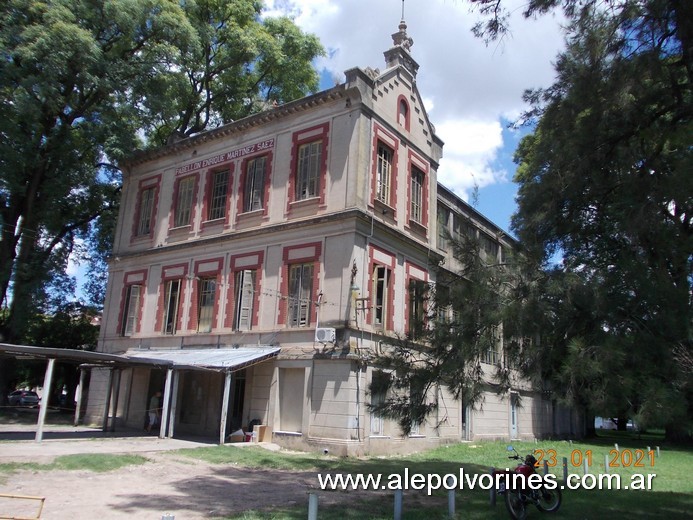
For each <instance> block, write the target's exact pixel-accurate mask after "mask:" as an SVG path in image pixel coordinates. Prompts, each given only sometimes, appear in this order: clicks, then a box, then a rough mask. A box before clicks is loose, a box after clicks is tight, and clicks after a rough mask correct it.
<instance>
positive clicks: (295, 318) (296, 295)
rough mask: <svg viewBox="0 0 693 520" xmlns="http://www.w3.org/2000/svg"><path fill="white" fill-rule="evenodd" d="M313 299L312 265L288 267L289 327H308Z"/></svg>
mask: <svg viewBox="0 0 693 520" xmlns="http://www.w3.org/2000/svg"><path fill="white" fill-rule="evenodd" d="M312 297H313V264H294V265H291V266H289V308H288V310H289V316H288V320H287V324H288V325H289V327H308V326H309V325H310V311H311V300H312Z"/></svg>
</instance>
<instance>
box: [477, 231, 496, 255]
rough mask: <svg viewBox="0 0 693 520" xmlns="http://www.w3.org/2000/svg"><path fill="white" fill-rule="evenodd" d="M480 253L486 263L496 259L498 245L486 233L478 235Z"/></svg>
mask: <svg viewBox="0 0 693 520" xmlns="http://www.w3.org/2000/svg"><path fill="white" fill-rule="evenodd" d="M479 242H480V245H481V253H482V255H483V256H484V257H485V258H486V259H487V260H488V261H495V260H497V259H498V243H497V242H496V241H495V240H493V238H491V237H490V236H488V235H487V234H486V233H481V232H480V233H479Z"/></svg>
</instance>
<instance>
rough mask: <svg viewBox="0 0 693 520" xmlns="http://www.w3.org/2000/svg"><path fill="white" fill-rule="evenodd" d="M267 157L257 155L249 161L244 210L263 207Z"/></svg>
mask: <svg viewBox="0 0 693 520" xmlns="http://www.w3.org/2000/svg"><path fill="white" fill-rule="evenodd" d="M266 163H267V157H257V158H255V159H252V160H250V161H248V166H247V168H246V172H245V200H244V201H243V211H245V212H248V211H255V210H258V209H262V208H263V199H264V194H265V164H266Z"/></svg>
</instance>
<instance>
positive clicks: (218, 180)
mask: <svg viewBox="0 0 693 520" xmlns="http://www.w3.org/2000/svg"><path fill="white" fill-rule="evenodd" d="M210 180H211V186H210V203H209V209H208V213H207V220H217V219H222V218H224V217H225V216H226V194H227V192H228V188H229V171H228V170H222V171H218V172H213V173H212V174H211V179H210ZM190 196H191V200H192V193H191V195H190Z"/></svg>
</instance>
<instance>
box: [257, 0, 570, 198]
mask: <svg viewBox="0 0 693 520" xmlns="http://www.w3.org/2000/svg"><path fill="white" fill-rule="evenodd" d="M521 1H522V0H511V1H509V2H506V6H508V7H509V9H510V11H511V12H512V16H511V20H510V24H511V30H512V34H510V35H509V36H507V37H506V38H505V39H504V40H503V41H502V42H501V43H493V44H491V45H490V46H488V47H487V46H486V45H485V44H484V43H483V41H481V40H480V39H478V38H475V37H474V36H473V35H472V34H471V31H470V29H471V27H472V25H473V24H474V21H475V20H476V19H477V18H478V17H477V15H476V14H474V13H471V12H470V9H469V6H470V4H469V2H467V1H466V0H426V1H421V0H419V1H409V2H406V4H405V19H406V22H407V32H408V34H409V36H411V37H412V38H413V39H414V45H413V47H412V49H411V53H412V56H413V58H414V59H415V60H416V61H417V62H418V63H419V65H420V69H419V73H418V76H417V85H418V88H419V91H420V93H421V95H422V96H423V98H424V100H425V106H426V108H427V110H428V111H429V116H430V117H431V120H432V122H433V123H434V125H435V126H436V129H437V131H438V133H439V134H440V137H441V138H442V139H443V140H444V141H445V148H444V149H443V155H444V158H443V161H442V162H441V171H440V180H441V182H443V184H445V185H446V186H448V187H450V188H452V189H454V190H455V191H456V192H457V193H458V195H461V196H464V193H463V192H468V191H469V189H470V188H471V187H472V186H473V185H474V184H475V183H476V184H477V185H478V186H479V187H480V188H481V187H483V186H485V185H488V184H491V183H494V182H507V178H508V177H509V175H508V173H507V172H504V171H494V169H493V167H492V164H493V161H494V160H495V159H496V157H497V155H498V153H499V152H500V151H501V150H502V149H503V147H504V146H505V143H503V142H502V132H501V129H502V127H501V119H503V118H505V119H506V120H507V119H511V120H512V119H514V118H516V117H517V116H518V115H519V114H520V113H521V112H522V110H523V109H524V108H525V105H524V103H523V101H522V93H523V92H524V90H525V89H527V88H535V87H541V86H548V85H550V84H551V82H552V79H553V77H554V71H553V66H552V60H553V59H554V57H555V56H556V54H557V52H558V50H559V49H560V48H561V47H562V36H561V33H560V28H559V23H558V20H557V19H556V18H554V17H552V16H550V15H549V16H543V17H540V18H539V19H537V20H524V19H522V16H521V6H522V3H521ZM267 4H268V7H269V8H270V9H271V11H272V12H274V13H281V12H284V13H286V12H289V13H290V14H291V15H292V16H293V17H294V20H295V21H296V23H297V24H298V25H299V26H300V27H301V28H302V29H304V30H305V31H308V32H312V33H314V34H316V35H317V36H318V37H319V38H320V40H321V41H322V43H323V45H324V46H325V47H326V48H327V50H328V57H327V58H324V59H322V60H320V61H319V62H318V66H319V67H321V68H324V69H326V70H328V71H329V72H330V73H331V74H332V75H333V76H335V77H336V78H339V80H340V81H342V80H343V72H344V71H345V70H347V69H349V68H352V67H362V68H365V67H372V68H380V69H382V68H383V67H384V64H385V63H384V58H383V52H384V51H385V50H387V49H389V48H390V47H391V46H392V39H391V34H392V33H394V32H396V31H397V30H398V25H399V22H400V18H401V7H402V3H401V2H399V1H395V0H387V1H383V0H375V1H374V0H268V1H267ZM472 175H473V177H472Z"/></svg>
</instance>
